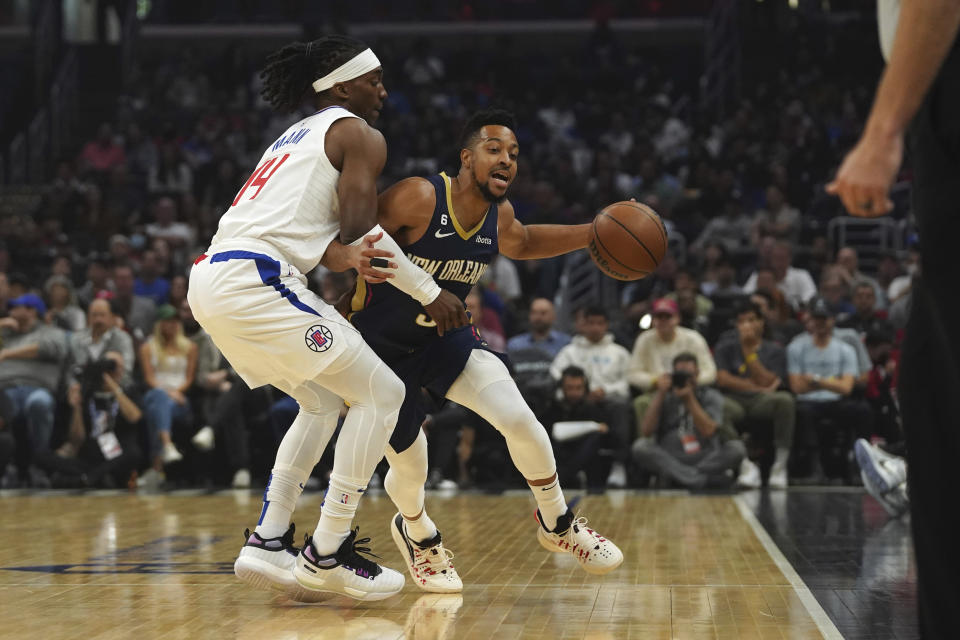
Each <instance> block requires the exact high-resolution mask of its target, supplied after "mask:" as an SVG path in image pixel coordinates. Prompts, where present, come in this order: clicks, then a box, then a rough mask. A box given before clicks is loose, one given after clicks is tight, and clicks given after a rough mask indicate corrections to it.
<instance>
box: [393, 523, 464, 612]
mask: <svg viewBox="0 0 960 640" xmlns="http://www.w3.org/2000/svg"><path fill="white" fill-rule="evenodd" d="M390 533H391V534H392V535H393V541H394V542H395V543H396V544H397V548H398V549H399V550H400V554H401V555H402V556H403V559H404V560H406V561H407V569H408V570H409V571H410V576H411V577H413V582H414V584H416V585H417V586H418V587H420V588H421V589H423V590H424V591H429V592H430V593H459V592H461V591H463V581H462V580H460V576H459V575H457V570H456V569H454V568H453V552H452V551H450V550H449V549H444V548H443V543H442V542H441V541H440V532H439V531H438V532H437V535H436V536H434V537H433V538H432V539H430V540H424V541H423V542H416V541H414V540H411V539H410V536H408V535H407V531H406V528H405V527H404V526H403V516H402V515H400V514H399V513H398V514H397V515H395V516H394V517H393V519H392V520H390Z"/></svg>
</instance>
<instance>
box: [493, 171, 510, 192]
mask: <svg viewBox="0 0 960 640" xmlns="http://www.w3.org/2000/svg"><path fill="white" fill-rule="evenodd" d="M490 181H491V182H493V183H494V184H496V185H498V186H501V187H503V188H504V189H506V188H507V185H509V184H510V175H509V174H507V173H504V172H503V171H494V172H493V173H491V174H490Z"/></svg>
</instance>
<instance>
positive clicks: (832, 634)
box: [731, 495, 844, 640]
mask: <svg viewBox="0 0 960 640" xmlns="http://www.w3.org/2000/svg"><path fill="white" fill-rule="evenodd" d="M731 498H732V499H733V502H734V503H735V504H736V505H737V509H738V510H739V511H740V517H742V518H743V519H744V521H746V523H747V524H748V525H750V528H751V529H753V534H754V535H755V536H757V540H759V541H760V544H761V545H763V548H764V549H765V550H766V552H767V555H769V556H770V559H771V560H773V563H774V564H775V565H777V568H778V569H780V573H782V574H783V577H784V578H786V579H787V582H789V583H790V586H791V587H793V591H794V593H796V594H797V597H798V598H799V599H800V602H801V603H803V607H804V608H805V609H806V610H807V613H808V614H810V617H811V618H812V619H813V622H814V623H815V624H816V625H817V630H818V631H819V632H820V635H822V636H823V638H824V640H844V638H843V635H842V634H841V633H840V630H839V629H837V625H835V624H834V623H833V620H831V619H830V616H829V615H827V612H826V611H825V610H824V608H823V606H822V605H821V604H820V601H819V600H817V597H816V596H815V595H813V592H812V591H810V587H808V586H807V584H806V583H805V582H804V581H803V579H802V578H801V577H800V575H799V574H798V573H797V570H796V569H794V568H793V565H792V564H790V561H789V560H787V557H786V556H785V555H783V552H782V551H780V548H779V547H778V546H777V544H776V543H775V542H774V541H773V538H771V537H770V534H769V533H767V530H766V529H764V528H763V525H762V524H760V521H759V520H757V516H755V515H754V513H753V511H752V510H751V509H750V506H749V505H748V504H746V502H745V501H744V499H743V496H741V495H735V496H731Z"/></svg>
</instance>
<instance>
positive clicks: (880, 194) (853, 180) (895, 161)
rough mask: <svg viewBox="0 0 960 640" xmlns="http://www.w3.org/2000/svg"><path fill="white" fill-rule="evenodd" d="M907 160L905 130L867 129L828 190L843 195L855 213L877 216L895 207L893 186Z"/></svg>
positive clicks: (830, 192)
mask: <svg viewBox="0 0 960 640" xmlns="http://www.w3.org/2000/svg"><path fill="white" fill-rule="evenodd" d="M901 162H903V134H902V133H898V134H896V135H893V136H883V135H880V134H876V133H870V132H866V133H864V135H863V137H862V138H860V141H859V142H858V143H857V146H855V147H854V148H853V149H852V150H851V151H850V153H848V154H847V157H846V158H844V159H843V164H841V165H840V170H839V171H837V177H836V178H835V179H834V181H833V182H831V183H830V184H828V185H827V193H829V194H832V195H835V196H839V197H840V200H842V201H843V206H844V207H846V208H847V211H849V212H850V214H851V215H854V216H858V217H861V218H876V217H879V216H882V215H884V214H886V213H889V212H890V211H892V210H893V202H892V201H891V200H890V198H889V195H888V194H889V193H890V187H891V186H892V185H893V180H894V178H895V177H896V175H897V171H898V170H899V169H900V164H901Z"/></svg>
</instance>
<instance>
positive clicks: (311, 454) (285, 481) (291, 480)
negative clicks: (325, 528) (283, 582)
mask: <svg viewBox="0 0 960 640" xmlns="http://www.w3.org/2000/svg"><path fill="white" fill-rule="evenodd" d="M289 395H290V396H291V397H292V398H294V399H295V400H296V401H297V403H298V404H299V405H300V412H299V413H298V414H297V417H296V419H295V420H294V421H293V424H292V425H290V428H289V429H287V433H286V434H284V436H283V440H282V441H281V442H280V447H279V448H278V449H277V457H276V461H275V462H274V465H273V470H272V471H271V473H270V480H269V481H268V482H267V490H266V492H265V494H264V501H263V510H262V511H261V512H260V521H259V522H258V523H257V528H256V531H257V533H258V534H260V535H261V536H262V537H264V538H276V537H279V536H281V535H283V533H284V532H285V531H286V530H287V527H288V526H290V518H291V516H292V515H293V511H294V509H295V508H296V505H297V498H299V497H300V494H301V493H302V492H303V487H304V485H305V484H306V483H307V479H308V478H309V477H310V472H311V471H313V467H314V465H316V464H317V462H318V461H319V460H320V456H321V455H323V450H324V449H326V448H327V443H329V442H330V438H332V437H333V434H334V432H335V431H336V429H337V418H339V416H340V407H341V406H342V405H343V401H342V400H341V399H340V398H339V397H338V396H335V395H334V394H332V393H330V392H329V391H327V390H326V389H324V388H322V387H320V386H319V385H317V384H316V383H312V382H306V383H304V384H303V385H302V386H300V387H297V388H296V389H293V390H290V391H289Z"/></svg>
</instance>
